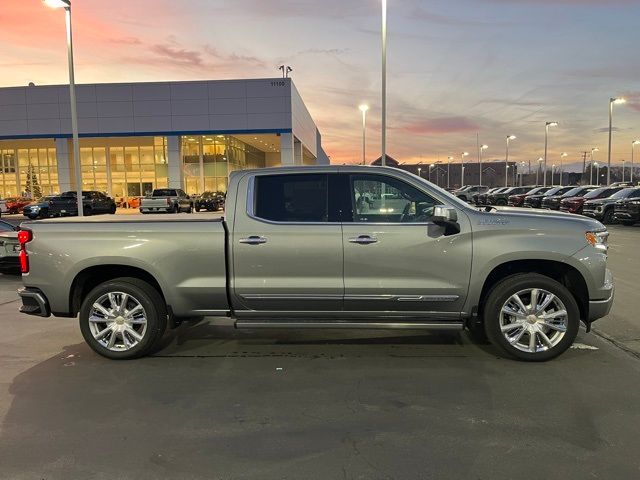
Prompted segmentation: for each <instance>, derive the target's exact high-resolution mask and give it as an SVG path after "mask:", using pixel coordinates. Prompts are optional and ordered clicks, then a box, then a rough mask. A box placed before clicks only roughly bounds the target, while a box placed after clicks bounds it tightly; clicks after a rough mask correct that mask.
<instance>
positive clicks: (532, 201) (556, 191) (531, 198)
mask: <svg viewBox="0 0 640 480" xmlns="http://www.w3.org/2000/svg"><path fill="white" fill-rule="evenodd" d="M572 188H576V186H575V185H571V186H567V187H551V188H550V189H549V190H547V191H546V192H544V193H536V194H532V195H527V196H526V197H525V199H524V204H523V207H526V208H540V207H542V200H543V199H544V198H545V197H552V196H554V195H563V194H565V193H567V192H568V191H569V190H571V189H572Z"/></svg>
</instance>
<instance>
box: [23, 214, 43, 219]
mask: <svg viewBox="0 0 640 480" xmlns="http://www.w3.org/2000/svg"><path fill="white" fill-rule="evenodd" d="M39 216H40V215H39V214H38V215H26V217H27V218H28V219H29V220H35V219H36V218H38V217H39Z"/></svg>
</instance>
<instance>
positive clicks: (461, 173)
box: [460, 152, 469, 188]
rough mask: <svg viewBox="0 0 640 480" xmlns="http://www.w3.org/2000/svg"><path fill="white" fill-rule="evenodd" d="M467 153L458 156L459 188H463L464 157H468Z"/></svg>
mask: <svg viewBox="0 0 640 480" xmlns="http://www.w3.org/2000/svg"><path fill="white" fill-rule="evenodd" d="M468 156H469V152H462V153H461V154H460V188H462V187H464V157H468Z"/></svg>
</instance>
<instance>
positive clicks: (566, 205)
mask: <svg viewBox="0 0 640 480" xmlns="http://www.w3.org/2000/svg"><path fill="white" fill-rule="evenodd" d="M623 188H624V187H600V188H596V189H595V190H591V191H590V192H587V193H585V194H584V195H582V196H579V197H569V198H565V199H563V200H562V201H561V202H560V210H561V211H563V212H568V213H577V214H581V213H582V207H583V205H584V202H586V201H587V200H595V199H598V198H607V197H610V196H611V195H613V194H614V193H616V192H619V191H620V190H622V189H623Z"/></svg>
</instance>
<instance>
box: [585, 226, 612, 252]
mask: <svg viewBox="0 0 640 480" xmlns="http://www.w3.org/2000/svg"><path fill="white" fill-rule="evenodd" d="M584 236H585V238H586V239H587V243H589V245H591V246H592V247H594V248H597V249H598V250H602V251H604V252H606V251H607V248H608V241H609V232H608V231H606V230H602V231H599V232H586V233H585V234H584Z"/></svg>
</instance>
